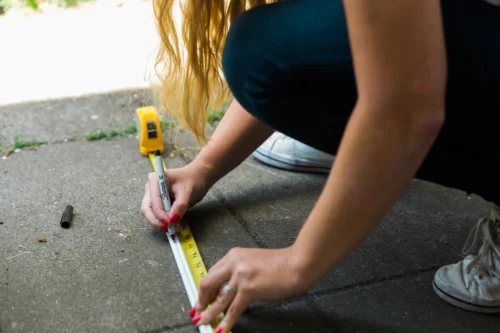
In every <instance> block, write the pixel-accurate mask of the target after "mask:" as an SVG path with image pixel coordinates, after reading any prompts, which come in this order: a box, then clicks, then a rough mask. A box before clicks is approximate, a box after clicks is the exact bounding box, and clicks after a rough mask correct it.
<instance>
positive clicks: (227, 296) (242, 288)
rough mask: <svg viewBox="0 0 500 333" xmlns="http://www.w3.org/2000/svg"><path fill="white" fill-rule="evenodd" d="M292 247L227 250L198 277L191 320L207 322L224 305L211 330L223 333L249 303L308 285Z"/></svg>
mask: <svg viewBox="0 0 500 333" xmlns="http://www.w3.org/2000/svg"><path fill="white" fill-rule="evenodd" d="M294 251H295V250H294V248H293V247H288V248H284V249H243V248H234V249H232V250H231V251H229V253H228V254H227V255H226V256H225V257H224V258H222V259H221V260H220V261H219V262H218V263H216V264H215V265H214V266H213V267H212V268H211V269H210V270H209V272H208V275H207V277H205V278H204V279H202V280H201V283H200V294H199V301H198V303H197V304H196V305H195V307H194V308H193V309H192V310H191V312H190V315H191V317H192V318H193V323H194V324H198V325H200V324H208V323H210V322H212V320H213V319H215V318H216V317H217V316H218V315H219V314H220V313H221V312H224V311H225V310H226V309H227V312H226V313H225V317H224V320H223V321H222V322H221V323H220V325H219V327H218V328H217V330H216V331H215V333H225V332H228V331H230V330H231V328H232V327H233V325H234V324H235V322H236V321H237V319H238V318H239V316H240V315H241V314H242V313H243V311H245V309H246V307H247V306H248V305H249V304H250V303H253V302H259V301H270V300H282V299H287V298H291V297H294V296H298V295H301V294H303V293H305V292H306V291H307V290H308V288H309V286H308V285H307V283H306V279H305V274H302V273H301V271H300V267H301V265H300V263H299V262H298V259H299V257H300V256H297V255H296V254H295V252H294ZM226 283H227V284H226ZM224 285H226V287H225V288H222V287H223V286H224ZM209 304H210V306H209V307H208V308H207V306H208V305H209Z"/></svg>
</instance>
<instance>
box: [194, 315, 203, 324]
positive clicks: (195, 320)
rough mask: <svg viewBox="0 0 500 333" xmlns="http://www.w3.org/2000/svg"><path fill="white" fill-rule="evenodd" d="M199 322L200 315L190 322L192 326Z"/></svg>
mask: <svg viewBox="0 0 500 333" xmlns="http://www.w3.org/2000/svg"><path fill="white" fill-rule="evenodd" d="M200 320H201V316H200V315H197V316H196V317H194V318H193V320H192V322H193V324H196V323H197V322H199V321H200Z"/></svg>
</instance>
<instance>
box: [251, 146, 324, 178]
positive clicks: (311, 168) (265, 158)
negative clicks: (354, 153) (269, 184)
mask: <svg viewBox="0 0 500 333" xmlns="http://www.w3.org/2000/svg"><path fill="white" fill-rule="evenodd" d="M252 156H253V157H254V158H255V159H257V160H259V161H261V162H262V163H264V164H269V165H272V166H274V167H276V168H279V169H284V170H289V171H301V172H311V173H330V170H331V166H328V167H324V166H315V165H307V166H306V165H299V164H297V163H292V162H290V161H287V160H285V159H279V158H276V157H273V156H270V155H268V154H265V153H263V152H261V151H259V150H256V151H254V153H253V154H252Z"/></svg>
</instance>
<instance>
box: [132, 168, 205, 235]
mask: <svg viewBox="0 0 500 333" xmlns="http://www.w3.org/2000/svg"><path fill="white" fill-rule="evenodd" d="M165 175H166V177H167V180H168V191H169V195H170V199H171V200H172V208H171V210H170V216H167V213H166V212H165V209H164V207H163V202H162V200H161V195H160V186H159V183H158V176H157V174H156V172H152V173H150V174H149V177H148V181H147V183H146V185H145V188H144V197H143V199H142V205H141V213H142V216H144V217H145V218H146V220H147V221H148V222H149V223H150V224H151V225H152V226H153V227H155V228H156V229H159V230H161V231H164V232H166V231H167V229H168V224H169V223H171V222H172V223H175V224H177V223H178V222H179V220H180V219H181V218H182V216H183V215H184V214H185V213H186V211H187V209H188V208H189V207H191V206H193V205H194V204H196V203H197V202H199V201H200V200H201V199H203V197H204V196H205V195H206V193H207V192H208V189H209V188H210V186H211V184H210V183H209V181H208V172H207V170H206V169H205V168H204V167H203V166H199V165H198V164H196V163H195V162H192V163H190V164H188V165H186V166H185V167H182V168H179V169H172V170H166V171H165Z"/></svg>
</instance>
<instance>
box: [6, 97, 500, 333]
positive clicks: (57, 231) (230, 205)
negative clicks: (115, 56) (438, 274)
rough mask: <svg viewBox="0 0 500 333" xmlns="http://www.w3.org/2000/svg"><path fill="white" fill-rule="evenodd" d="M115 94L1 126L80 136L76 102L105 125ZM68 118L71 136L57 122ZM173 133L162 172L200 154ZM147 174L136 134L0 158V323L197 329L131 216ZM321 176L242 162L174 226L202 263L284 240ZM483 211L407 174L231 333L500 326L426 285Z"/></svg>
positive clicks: (152, 234)
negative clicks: (329, 256) (373, 219)
mask: <svg viewBox="0 0 500 333" xmlns="http://www.w3.org/2000/svg"><path fill="white" fill-rule="evenodd" d="M129 93H130V92H120V93H117V95H116V96H120V94H125V95H127V94H129ZM116 96H115V97H113V96H110V97H109V98H105V97H104V96H102V97H100V98H98V99H96V100H94V102H90V101H91V100H92V99H90V100H86V101H85V100H80V101H79V102H78V103H75V101H74V99H68V100H62V101H54V102H53V104H51V102H48V101H46V102H43V103H42V104H41V105H37V104H27V105H23V104H19V105H17V106H15V107H12V108H4V109H3V110H2V117H1V118H0V128H1V129H2V133H4V130H5V132H7V131H9V133H28V134H29V133H37V134H38V135H41V136H43V135H46V137H52V136H58V135H75V136H78V135H83V134H84V133H87V132H89V131H93V130H96V129H98V128H97V127H96V124H95V123H94V122H91V121H83V119H87V118H85V117H88V116H89V115H90V114H91V113H88V111H83V110H84V108H83V107H82V106H83V105H86V104H89V103H94V104H92V105H93V107H94V109H98V110H100V112H102V113H99V118H101V117H102V118H101V119H105V122H104V123H103V126H104V129H105V128H108V127H107V126H111V125H110V124H112V123H113V122H115V121H116V122H119V121H122V118H121V115H122V114H123V115H124V116H123V117H126V116H127V114H130V113H131V112H133V110H134V109H135V106H134V108H130V109H128V110H127V109H126V108H124V109H122V111H123V113H117V114H115V115H113V109H112V108H113V106H114V105H116V103H117V102H116V101H117V100H119V97H116ZM106 101H107V102H106ZM44 110H45V111H44ZM50 110H57V111H54V112H52V113H51V112H50ZM122 111H120V112H122ZM39 112H45V113H44V116H43V117H42V118H37V116H38V113H39ZM86 112H87V113H86ZM107 112H109V113H107ZM5 119H9V120H10V122H9V124H6V123H5V122H4V120H5ZM68 122H69V123H71V124H72V125H71V126H68V128H70V129H71V130H70V131H68V132H57V131H55V130H54V129H60V128H63V127H64V125H65V124H67V123H68ZM122 124H128V120H127V121H123V123H122ZM99 129H102V128H99ZM54 133H55V134H54ZM174 134H175V133H173V134H172V135H173V136H172V137H169V142H166V143H168V144H169V145H168V150H167V151H166V152H165V156H166V157H167V158H166V161H167V164H168V166H169V167H170V168H175V167H180V166H182V165H184V164H185V163H186V162H188V161H189V159H190V158H193V157H194V156H195V154H196V152H195V150H192V149H186V150H184V152H185V153H184V154H182V155H179V154H178V151H176V152H173V151H172V143H173V142H172V140H173V139H174V137H176V138H177V145H178V146H179V148H183V147H184V148H186V147H188V148H190V147H191V148H192V147H193V145H195V142H194V141H193V140H192V137H190V135H189V134H187V133H185V132H180V134H179V135H178V136H175V135H174ZM35 138H38V137H35ZM181 151H182V150H181ZM168 156H173V157H168ZM149 170H151V167H150V165H149V161H148V159H147V158H145V157H143V156H141V155H140V154H139V152H138V143H137V140H136V139H135V137H134V136H133V135H132V136H128V137H120V138H115V139H112V140H102V141H95V142H66V143H59V144H53V145H46V146H42V147H39V148H37V149H36V150H26V151H22V152H20V153H14V154H12V155H10V156H9V157H8V158H7V159H5V160H4V159H0V221H1V222H2V223H1V224H0V309H1V311H0V332H2V333H5V332H9V333H10V332H143V333H152V332H158V333H160V332H176V333H187V332H196V330H195V329H194V327H193V326H192V325H191V324H190V321H189V318H188V315H187V311H188V302H187V297H186V295H185V294H184V291H183V287H182V284H181V280H180V277H179V274H178V271H177V267H176V265H175V263H174V261H173V256H172V254H171V251H170V248H169V246H168V242H167V241H166V239H165V237H164V235H163V234H162V233H161V232H157V231H155V230H153V229H152V228H151V227H150V226H149V225H148V224H147V223H146V221H145V220H144V218H143V217H142V216H141V215H140V202H141V199H142V195H143V186H144V182H145V181H146V178H147V173H148V172H149ZM325 179H326V177H325V176H324V175H310V174H301V173H293V172H286V171H282V170H277V169H273V168H270V167H267V166H264V165H262V164H261V163H259V162H257V161H256V160H254V159H253V158H251V157H250V158H248V159H247V160H246V161H245V162H244V163H243V164H242V165H241V166H239V167H238V168H237V169H236V170H234V171H233V172H232V173H231V174H229V175H228V176H227V177H225V178H224V179H222V180H221V181H220V182H219V183H217V184H216V186H215V187H214V188H213V189H211V190H210V192H209V193H208V195H207V197H206V198H205V199H204V200H203V201H202V202H200V203H199V204H198V205H196V206H195V207H193V208H192V209H191V210H190V211H189V212H188V214H187V215H186V216H185V219H184V221H185V222H187V223H189V224H190V226H191V228H192V230H193V233H194V235H195V238H196V241H197V243H198V246H199V247H200V251H201V253H202V256H203V258H204V261H205V263H206V265H207V266H208V267H210V266H211V265H213V264H215V263H216V262H217V261H218V260H219V259H220V258H221V257H222V256H223V255H225V254H226V253H227V251H228V250H229V249H231V248H232V247H234V246H241V247H256V246H261V247H282V246H286V245H288V244H290V243H291V242H293V240H294V238H295V236H296V234H297V232H298V231H299V229H300V227H301V225H302V223H303V222H304V221H305V219H306V218H307V216H308V213H309V211H310V210H311V208H312V206H313V204H314V201H315V199H316V198H317V196H318V195H319V193H320V192H321V189H322V187H323V185H324V182H325ZM66 204H72V205H73V206H74V208H75V218H74V221H73V226H72V227H71V228H70V229H67V230H66V229H62V228H61V227H60V226H59V219H60V217H61V213H62V210H63V208H64V207H65V205H66ZM487 208H488V206H487V205H486V203H484V202H483V201H482V200H480V199H479V198H477V197H474V196H473V197H471V198H470V199H469V198H467V196H466V195H465V194H463V193H461V192H458V191H455V190H453V189H447V188H443V187H440V186H436V185H433V184H430V183H425V182H421V181H415V182H413V183H412V184H411V186H410V188H409V189H408V190H407V191H406V193H405V195H404V196H403V197H402V198H401V200H400V201H399V202H398V204H397V205H396V207H394V209H393V210H392V211H391V212H390V213H389V214H388V215H387V217H386V218H385V219H384V221H383V222H382V223H381V224H380V225H379V227H378V228H377V229H376V230H375V232H374V233H372V234H371V235H370V236H369V238H368V239H367V240H366V242H365V243H364V244H363V245H362V246H361V247H360V248H359V249H358V250H357V251H356V252H355V253H353V254H352V255H351V256H350V257H349V258H348V259H347V260H346V261H345V262H344V263H342V264H341V266H339V267H338V268H337V269H336V270H335V271H333V272H331V273H330V274H329V275H328V276H327V277H326V278H325V279H323V280H322V281H321V282H320V283H319V284H318V285H317V286H315V287H314V288H313V289H312V290H311V291H310V292H309V293H308V294H307V295H305V296H302V297H298V298H296V299H292V300H288V301H285V302H268V303H262V304H256V305H253V306H252V307H250V309H249V310H248V311H247V312H246V313H245V314H244V315H243V316H242V317H241V319H240V321H239V322H238V324H237V326H236V327H235V329H234V330H233V332H235V333H241V332H249V333H250V332H291V333H295V332H348V333H351V332H361V333H365V332H366V333H368V332H389V333H396V332H398V333H399V332H404V333H406V332H412V333H413V332H415V333H417V332H445V333H446V332H453V333H462V332H464V333H468V332H486V333H489V332H496V331H498V327H497V326H498V324H497V323H498V317H497V316H483V315H477V314H472V313H467V312H464V311H462V310H459V309H456V308H454V307H451V306H449V305H448V304H446V303H444V302H443V301H441V300H440V299H439V298H438V297H437V296H436V295H434V293H433V291H432V286H431V280H432V274H433V273H434V271H435V269H436V268H437V267H439V266H440V265H442V264H446V263H450V262H453V261H455V260H458V259H459V258H460V256H459V253H460V250H461V248H462V245H463V242H464V241H465V238H466V236H467V234H468V232H469V230H470V227H471V226H472V224H473V223H475V222H476V220H477V219H478V218H479V217H481V216H483V215H484V214H485V213H486V211H487ZM39 236H43V237H46V239H47V242H45V243H40V242H38V240H37V237H39Z"/></svg>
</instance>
